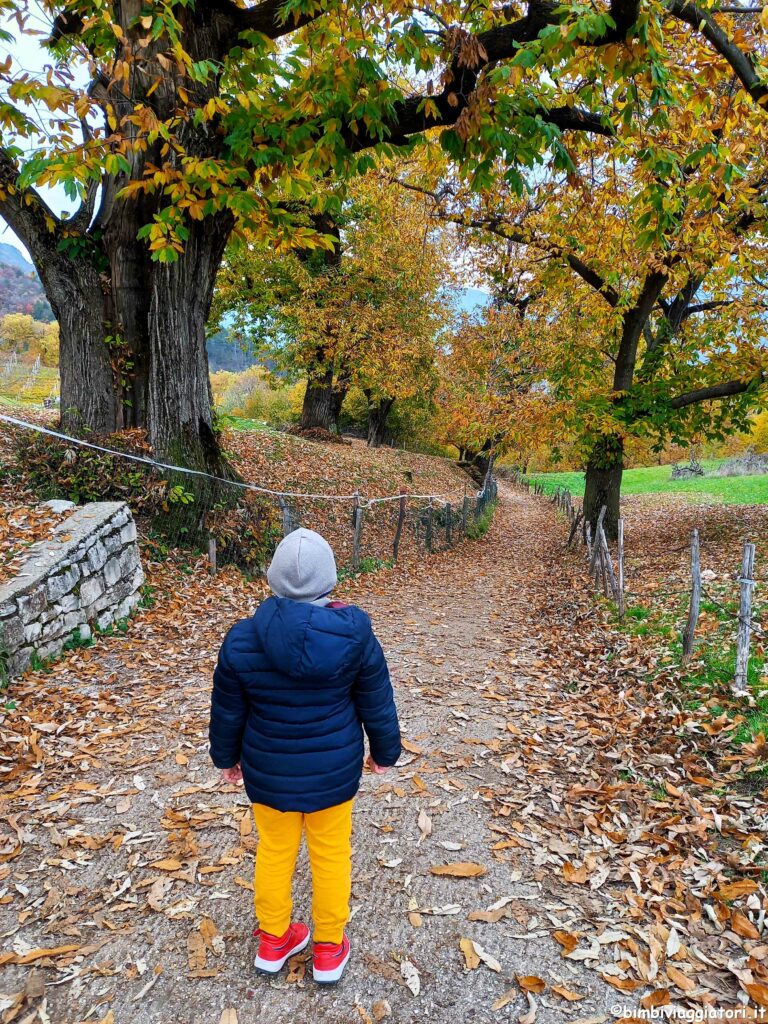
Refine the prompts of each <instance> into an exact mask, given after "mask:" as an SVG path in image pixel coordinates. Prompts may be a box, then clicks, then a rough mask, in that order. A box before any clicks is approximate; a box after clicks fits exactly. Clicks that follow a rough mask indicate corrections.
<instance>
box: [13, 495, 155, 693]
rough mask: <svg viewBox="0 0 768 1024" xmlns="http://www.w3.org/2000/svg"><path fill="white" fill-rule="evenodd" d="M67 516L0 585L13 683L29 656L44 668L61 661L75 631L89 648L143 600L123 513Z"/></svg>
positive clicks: (98, 505)
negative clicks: (98, 633) (94, 631)
mask: <svg viewBox="0 0 768 1024" xmlns="http://www.w3.org/2000/svg"><path fill="white" fill-rule="evenodd" d="M51 504H54V503H51ZM55 504H58V505H59V506H60V505H61V503H55ZM72 508H73V512H72V514H71V515H70V516H68V517H67V518H66V519H65V520H63V521H62V522H61V523H59V525H58V526H57V527H56V529H55V530H54V532H53V535H52V536H51V538H50V539H49V540H46V541H41V542H40V543H38V544H34V545H33V546H32V547H30V548H29V550H28V552H27V554H26V556H25V558H24V560H23V562H22V563H21V564H20V565H19V568H18V571H17V573H16V576H15V577H14V578H13V579H11V580H10V581H9V582H8V583H6V584H2V585H0V658H2V661H3V662H4V666H5V673H6V674H7V675H8V676H10V677H13V676H16V675H20V674H21V673H22V672H24V671H26V669H27V668H28V667H29V665H30V663H31V661H32V658H33V656H34V655H37V657H38V658H39V659H40V660H41V661H42V660H45V659H46V658H50V657H54V656H55V655H57V654H59V653H60V652H61V650H62V648H63V647H64V644H65V643H66V642H67V641H68V640H69V639H70V638H71V637H72V636H73V634H74V633H75V632H76V631H77V632H78V633H79V636H80V638H81V639H82V640H86V639H88V638H89V637H90V635H91V627H92V626H93V625H95V626H96V628H98V629H106V628H107V627H108V626H109V625H111V624H112V623H113V622H116V621H119V620H120V619H123V618H126V617H127V616H128V615H130V613H131V612H132V611H133V609H134V608H135V607H136V605H137V604H138V603H139V601H140V600H141V595H140V594H139V588H140V587H141V585H142V583H143V582H144V573H143V571H142V568H141V559H140V557H139V547H138V544H137V542H136V524H135V523H134V521H133V517H132V515H131V512H130V509H129V508H128V506H127V505H126V504H125V502H114V501H110V502H106V501H105V502H94V503H92V504H90V505H83V506H82V507H80V508H75V506H72Z"/></svg>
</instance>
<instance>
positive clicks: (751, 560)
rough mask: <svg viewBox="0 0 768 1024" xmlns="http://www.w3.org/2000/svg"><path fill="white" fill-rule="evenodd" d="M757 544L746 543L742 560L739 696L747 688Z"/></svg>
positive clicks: (738, 644) (736, 687)
mask: <svg viewBox="0 0 768 1024" xmlns="http://www.w3.org/2000/svg"><path fill="white" fill-rule="evenodd" d="M754 570H755V545H754V544H745V545H744V555H743V557H742V560H741V579H740V580H739V583H740V584H741V599H740V601H739V630H738V633H737V634H736V677H735V679H734V688H735V691H736V694H737V696H743V695H745V694H746V693H748V692H749V691H748V690H747V673H748V671H749V641H750V637H751V636H752V592H753V589H754V586H755V579H754Z"/></svg>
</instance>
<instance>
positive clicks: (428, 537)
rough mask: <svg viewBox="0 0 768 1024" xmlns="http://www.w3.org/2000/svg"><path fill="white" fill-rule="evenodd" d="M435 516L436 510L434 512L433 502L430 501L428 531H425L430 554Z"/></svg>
mask: <svg viewBox="0 0 768 1024" xmlns="http://www.w3.org/2000/svg"><path fill="white" fill-rule="evenodd" d="M433 516H434V512H433V509H432V504H431V503H430V505H429V508H428V509H427V523H426V532H425V537H424V540H425V541H426V545H427V551H428V552H429V553H430V555H431V554H432V527H433V521H434V520H433Z"/></svg>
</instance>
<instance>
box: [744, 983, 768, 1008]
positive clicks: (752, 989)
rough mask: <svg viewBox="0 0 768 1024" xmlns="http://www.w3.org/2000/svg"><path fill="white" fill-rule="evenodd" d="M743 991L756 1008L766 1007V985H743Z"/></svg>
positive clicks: (767, 1003) (767, 990)
mask: <svg viewBox="0 0 768 1024" xmlns="http://www.w3.org/2000/svg"><path fill="white" fill-rule="evenodd" d="M744 989H745V990H746V992H747V994H748V995H749V997H750V999H753V1000H754V1001H755V1002H756V1003H757V1005H758V1006H764V1007H765V1006H768V985H761V984H759V983H758V982H754V983H752V984H745V985H744Z"/></svg>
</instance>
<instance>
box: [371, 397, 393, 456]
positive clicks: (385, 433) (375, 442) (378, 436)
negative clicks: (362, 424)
mask: <svg viewBox="0 0 768 1024" xmlns="http://www.w3.org/2000/svg"><path fill="white" fill-rule="evenodd" d="M394 404H395V400H394V398H380V399H379V400H378V401H372V400H371V399H370V398H369V399H368V447H369V448H380V447H381V446H382V445H383V444H387V443H388V442H389V441H390V440H391V438H392V434H391V431H390V430H389V428H388V426H387V420H388V419H389V414H390V412H392V406H393V405H394Z"/></svg>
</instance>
